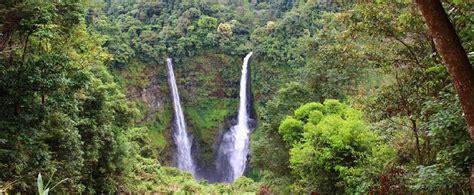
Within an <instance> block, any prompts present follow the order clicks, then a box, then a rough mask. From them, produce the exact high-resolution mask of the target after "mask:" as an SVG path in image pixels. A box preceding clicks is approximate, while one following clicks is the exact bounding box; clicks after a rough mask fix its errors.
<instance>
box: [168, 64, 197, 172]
mask: <svg viewBox="0 0 474 195" xmlns="http://www.w3.org/2000/svg"><path fill="white" fill-rule="evenodd" d="M166 62H167V66H168V79H169V84H170V88H171V93H172V96H173V107H174V113H175V119H174V127H175V128H176V129H175V131H174V133H173V139H174V141H175V143H176V150H177V151H176V160H177V165H178V168H179V169H181V170H184V171H189V172H191V173H192V174H193V175H194V174H195V166H194V162H193V159H192V157H191V141H190V140H189V136H188V132H187V131H186V122H185V121H184V114H183V109H182V108H181V101H180V99H179V93H178V87H176V80H175V77H174V72H173V62H172V60H171V58H168V59H166Z"/></svg>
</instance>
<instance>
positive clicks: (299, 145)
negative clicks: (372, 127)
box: [279, 99, 393, 194]
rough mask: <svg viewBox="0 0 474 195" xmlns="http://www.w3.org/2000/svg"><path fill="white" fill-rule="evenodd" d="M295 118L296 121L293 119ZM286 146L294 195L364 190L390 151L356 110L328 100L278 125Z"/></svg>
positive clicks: (303, 108)
mask: <svg viewBox="0 0 474 195" xmlns="http://www.w3.org/2000/svg"><path fill="white" fill-rule="evenodd" d="M295 118H296V119H295ZM279 132H280V134H281V135H282V136H283V139H284V140H285V141H286V142H288V143H289V144H290V145H291V146H290V147H291V149H290V167H291V169H292V171H293V174H294V175H295V178H296V182H295V184H294V185H293V190H294V192H296V193H302V192H312V191H318V192H321V193H331V194H338V193H344V192H345V193H348V194H354V193H368V192H370V191H372V190H377V189H375V188H376V186H377V185H376V184H377V182H378V181H377V178H378V177H379V176H380V174H381V173H382V172H383V170H384V165H385V164H386V162H389V161H390V160H391V159H393V155H392V154H393V152H392V150H391V149H388V148H387V145H385V144H384V143H382V142H381V139H380V137H379V136H378V135H377V134H375V133H373V132H371V131H369V130H368V128H367V126H366V124H365V123H364V121H363V120H362V117H361V114H360V112H359V111H357V110H355V109H353V108H351V107H349V106H347V105H345V104H343V103H340V102H339V101H338V100H333V99H327V100H325V101H324V103H323V104H321V103H314V102H313V103H308V104H305V105H303V106H301V107H300V108H298V109H296V110H295V112H294V118H293V117H287V118H286V119H285V120H283V121H282V122H281V125H280V128H279Z"/></svg>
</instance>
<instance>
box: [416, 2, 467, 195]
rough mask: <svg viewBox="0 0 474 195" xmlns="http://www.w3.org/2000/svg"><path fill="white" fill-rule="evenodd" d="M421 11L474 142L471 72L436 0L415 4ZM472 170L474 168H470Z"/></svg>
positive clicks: (447, 20)
mask: <svg viewBox="0 0 474 195" xmlns="http://www.w3.org/2000/svg"><path fill="white" fill-rule="evenodd" d="M415 2H416V4H417V5H418V7H419V8H420V10H421V13H422V15H423V17H424V18H425V22H426V24H427V25H428V29H429V31H430V33H431V36H433V39H434V42H435V45H436V49H437V50H438V52H439V54H440V55H441V58H442V60H443V62H444V64H446V66H447V68H448V72H449V75H451V77H452V80H453V83H454V87H455V88H456V92H457V93H458V97H459V100H460V102H461V105H462V108H463V111H464V118H465V119H466V121H467V124H468V126H469V130H470V133H471V140H472V141H473V142H474V70H473V68H472V66H471V64H470V62H469V59H468V58H467V55H466V51H465V50H464V48H463V47H462V45H461V41H460V40H459V37H458V36H457V34H456V31H455V29H454V27H453V25H452V24H451V22H450V21H449V18H448V15H447V14H446V12H445V11H444V8H443V5H442V4H441V1H439V0H415ZM473 167H474V166H473ZM471 191H474V170H473V168H471Z"/></svg>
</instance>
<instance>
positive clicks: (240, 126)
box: [229, 52, 252, 181]
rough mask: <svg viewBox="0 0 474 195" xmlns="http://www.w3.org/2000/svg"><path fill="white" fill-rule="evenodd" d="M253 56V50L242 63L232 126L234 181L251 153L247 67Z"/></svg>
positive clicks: (242, 171) (231, 154)
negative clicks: (235, 123)
mask: <svg viewBox="0 0 474 195" xmlns="http://www.w3.org/2000/svg"><path fill="white" fill-rule="evenodd" d="M250 56H252V52H250V53H248V54H247V56H245V58H244V63H243V65H242V76H241V78H240V105H239V114H238V119H237V120H238V121H237V125H235V126H233V127H232V128H231V133H232V136H233V138H234V142H233V145H234V148H233V150H232V151H231V153H230V158H229V162H230V165H231V167H232V170H233V176H232V181H235V180H236V179H237V178H239V177H240V176H242V175H243V174H244V171H245V166H246V164H247V155H248V153H249V136H250V128H249V124H248V122H249V113H248V111H247V77H248V74H247V69H248V67H247V66H248V62H249V59H250Z"/></svg>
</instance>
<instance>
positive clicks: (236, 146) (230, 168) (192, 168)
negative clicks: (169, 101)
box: [167, 52, 255, 183]
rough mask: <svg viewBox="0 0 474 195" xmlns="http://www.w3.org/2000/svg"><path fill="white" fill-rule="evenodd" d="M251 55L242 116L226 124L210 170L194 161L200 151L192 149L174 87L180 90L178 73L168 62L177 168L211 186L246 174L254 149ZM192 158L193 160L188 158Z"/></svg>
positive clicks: (243, 82)
mask: <svg viewBox="0 0 474 195" xmlns="http://www.w3.org/2000/svg"><path fill="white" fill-rule="evenodd" d="M251 56H252V52H250V53H248V54H247V55H246V56H245V58H244V60H243V63H242V74H241V78H240V90H239V98H240V103H239V110H238V115H237V117H236V118H232V120H230V121H226V123H227V124H226V125H225V127H224V132H223V134H222V135H221V137H220V139H219V140H218V142H217V148H216V149H217V153H216V154H215V161H214V163H213V164H212V165H210V166H209V165H208V166H206V167H203V166H199V165H196V164H194V163H193V162H194V161H193V159H192V157H191V151H196V150H198V149H196V148H191V145H190V143H191V142H190V139H189V135H188V134H187V131H186V125H185V121H184V115H183V114H182V109H181V106H180V102H179V101H180V100H179V94H178V91H177V89H174V88H173V86H174V87H176V82H175V80H174V73H172V63H171V59H168V60H167V61H168V70H169V77H170V86H171V88H172V94H173V103H174V108H175V118H176V120H175V123H176V124H175V130H174V134H173V138H174V139H175V144H176V148H177V152H176V161H177V162H176V165H177V167H178V168H179V169H181V170H185V171H189V172H191V173H193V175H194V177H195V178H196V179H198V180H202V179H206V180H207V181H208V182H210V183H217V182H220V183H232V182H234V181H235V180H236V179H237V178H239V177H240V176H242V175H244V173H245V170H246V168H247V164H248V160H247V158H248V154H249V149H250V142H249V141H250V133H251V130H252V129H253V127H254V126H255V120H254V119H252V114H251V113H252V111H253V110H252V109H253V108H252V94H251V82H250V76H249V74H250V67H249V61H250V57H251ZM172 85H173V86H172ZM176 105H178V106H176ZM180 112H181V113H180ZM180 120H182V122H180ZM184 138H187V139H184ZM188 154H189V155H188ZM188 156H189V159H188V158H187V157H188ZM181 161H184V162H181Z"/></svg>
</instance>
